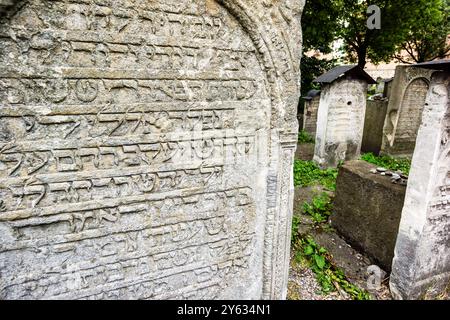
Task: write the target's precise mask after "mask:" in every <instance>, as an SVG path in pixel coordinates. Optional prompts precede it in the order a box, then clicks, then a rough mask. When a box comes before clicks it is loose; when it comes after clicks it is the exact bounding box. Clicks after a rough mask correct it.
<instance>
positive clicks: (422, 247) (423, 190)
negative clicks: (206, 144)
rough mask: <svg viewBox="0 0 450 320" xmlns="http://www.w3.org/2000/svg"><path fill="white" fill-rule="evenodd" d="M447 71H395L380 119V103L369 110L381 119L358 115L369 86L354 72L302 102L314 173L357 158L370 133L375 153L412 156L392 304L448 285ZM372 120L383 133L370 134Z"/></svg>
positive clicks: (343, 70)
mask: <svg viewBox="0 0 450 320" xmlns="http://www.w3.org/2000/svg"><path fill="white" fill-rule="evenodd" d="M449 66H450V62H449V61H445V60H444V61H437V62H430V63H424V64H418V65H415V66H413V67H403V66H400V67H397V70H396V75H395V78H394V80H393V82H392V84H391V87H390V90H387V91H388V92H390V93H389V97H388V99H389V102H387V101H386V104H387V108H386V109H387V111H386V109H384V113H385V114H386V116H385V117H383V110H382V105H381V107H379V105H377V104H374V105H371V107H372V108H379V109H380V111H379V112H381V115H382V116H381V117H380V115H379V114H377V112H378V111H376V112H373V110H368V112H367V113H366V103H367V102H366V97H367V86H368V84H370V83H374V80H373V79H372V78H370V77H369V76H368V75H367V74H366V73H365V72H364V71H363V70H362V69H360V68H359V67H357V66H342V67H338V68H335V69H333V70H331V71H329V72H327V73H326V74H324V75H322V76H321V77H319V78H318V79H316V81H317V82H319V83H321V84H322V91H321V92H317V91H315V92H311V94H310V95H309V96H308V97H307V98H306V99H305V100H306V103H305V114H304V119H303V127H304V130H307V131H309V132H310V133H311V134H314V135H315V144H316V145H315V154H314V160H315V161H316V162H317V163H318V164H320V165H321V166H322V167H332V166H337V165H338V164H339V163H340V162H341V161H344V160H352V159H357V158H359V156H360V151H361V146H362V143H363V141H364V139H363V136H367V135H370V134H372V135H373V134H375V133H377V134H378V135H381V134H382V137H381V136H379V137H378V141H379V143H380V144H381V152H382V153H385V154H390V155H394V156H406V157H412V166H411V171H410V176H409V180H408V187H407V192H406V197H405V203H404V207H403V211H402V217H401V222H400V227H399V232H398V235H397V242H396V247H395V257H394V260H393V264H392V273H391V277H390V286H391V291H392V293H393V296H394V297H396V298H420V297H422V296H423V295H424V293H425V292H427V290H429V289H430V288H433V290H442V289H445V288H446V286H447V285H448V281H449V280H450V236H449V235H450V233H449V231H450V139H449V137H450V104H449V103H450V100H449V98H450V72H449V71H450V70H449ZM383 102H384V101H381V103H383ZM369 103H372V102H369ZM377 119H378V120H377ZM380 119H381V121H380ZM383 120H384V121H383ZM365 121H366V122H367V123H366V124H365ZM377 121H378V123H381V124H383V123H384V129H383V130H380V128H374V123H376V122H377ZM364 127H366V130H365V129H364ZM375 127H376V125H375ZM369 128H370V129H373V130H374V132H367V131H368V129H369Z"/></svg>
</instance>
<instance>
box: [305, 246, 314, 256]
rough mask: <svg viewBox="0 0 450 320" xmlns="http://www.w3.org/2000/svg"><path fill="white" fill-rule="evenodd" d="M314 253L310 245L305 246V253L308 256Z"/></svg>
mask: <svg viewBox="0 0 450 320" xmlns="http://www.w3.org/2000/svg"><path fill="white" fill-rule="evenodd" d="M313 253H314V248H313V247H311V246H306V247H305V255H307V256H310V255H312V254H313Z"/></svg>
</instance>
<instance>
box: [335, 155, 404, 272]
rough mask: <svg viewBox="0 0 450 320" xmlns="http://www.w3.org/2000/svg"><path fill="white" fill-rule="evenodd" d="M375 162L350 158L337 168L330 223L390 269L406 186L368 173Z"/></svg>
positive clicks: (352, 242) (384, 267)
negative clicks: (370, 162) (351, 159)
mask: <svg viewBox="0 0 450 320" xmlns="http://www.w3.org/2000/svg"><path fill="white" fill-rule="evenodd" d="M373 169H376V166H374V165H372V164H369V163H367V162H365V161H360V160H356V161H349V162H346V163H345V164H344V165H343V166H342V167H341V168H340V169H339V174H338V179H337V184H336V196H335V199H334V211H333V214H332V215H331V217H330V220H331V224H332V226H333V227H335V228H336V229H337V231H338V232H339V233H340V234H342V235H343V236H344V238H345V239H346V240H347V241H348V242H349V243H350V244H352V246H354V247H355V248H358V249H360V250H362V251H363V252H365V253H367V254H368V256H369V257H371V258H372V260H373V261H374V262H375V263H376V264H378V265H379V266H380V267H382V268H383V269H384V270H390V269H391V263H392V258H393V257H394V247H395V241H396V239H397V232H398V226H399V224H400V217H401V213H402V207H403V202H404V197H405V192H406V187H405V186H403V185H399V184H393V183H392V182H391V180H390V178H389V177H388V176H382V175H379V174H373V173H371V170H373Z"/></svg>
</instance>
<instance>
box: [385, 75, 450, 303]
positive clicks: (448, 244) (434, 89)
mask: <svg viewBox="0 0 450 320" xmlns="http://www.w3.org/2000/svg"><path fill="white" fill-rule="evenodd" d="M449 283H450V74H449V73H444V72H435V73H434V74H433V76H432V78H431V86H430V90H429V91H428V95H427V99H426V104H425V109H424V113H423V116H422V125H421V126H420V129H419V131H418V137H417V143H416V150H415V151H414V156H413V159H412V165H411V171H410V176H409V183H408V189H407V192H406V198H405V206H404V208H403V212H402V219H401V223H400V228H399V234H398V239H397V244H396V247H395V258H394V261H393V270H392V274H391V280H390V285H391V291H392V294H393V296H394V297H395V298H403V299H418V298H424V297H427V298H433V297H434V296H437V295H439V294H441V293H442V292H443V291H444V290H445V289H447V290H448V285H449ZM447 293H448V292H447Z"/></svg>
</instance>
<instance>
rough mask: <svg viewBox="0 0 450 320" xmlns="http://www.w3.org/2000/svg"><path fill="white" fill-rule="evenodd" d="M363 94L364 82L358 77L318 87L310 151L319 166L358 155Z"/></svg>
mask: <svg viewBox="0 0 450 320" xmlns="http://www.w3.org/2000/svg"><path fill="white" fill-rule="evenodd" d="M366 96H367V81H365V80H361V79H347V78H342V79H338V80H336V81H334V82H332V83H331V84H326V85H324V86H323V87H322V92H321V95H320V105H319V111H318V115H317V133H316V147H315V152H314V161H316V162H317V163H318V164H319V165H321V166H322V167H336V166H337V165H338V164H339V162H340V161H343V160H354V159H357V158H358V157H359V155H360V152H361V142H362V136H363V129H364V116H365V112H366Z"/></svg>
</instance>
